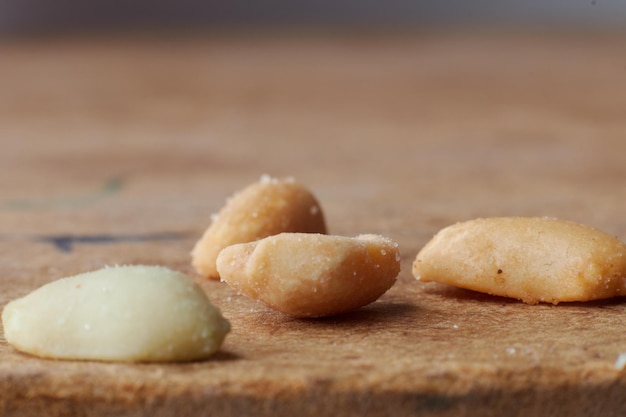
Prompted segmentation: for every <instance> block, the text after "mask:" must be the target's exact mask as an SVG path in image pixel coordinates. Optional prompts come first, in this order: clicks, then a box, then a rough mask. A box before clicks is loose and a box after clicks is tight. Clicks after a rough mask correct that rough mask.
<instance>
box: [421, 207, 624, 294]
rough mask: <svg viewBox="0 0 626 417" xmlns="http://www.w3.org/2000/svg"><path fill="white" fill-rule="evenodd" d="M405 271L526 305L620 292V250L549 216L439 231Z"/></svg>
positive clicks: (483, 221)
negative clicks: (508, 298) (513, 299)
mask: <svg viewBox="0 0 626 417" xmlns="http://www.w3.org/2000/svg"><path fill="white" fill-rule="evenodd" d="M413 274H414V275H415V277H416V278H417V279H418V280H421V281H436V282H440V283H443V284H448V285H454V286H457V287H461V288H465V289H470V290H474V291H480V292H485V293H488V294H492V295H499V296H504V297H511V298H516V299H520V300H522V301H524V302H525V303H528V304H536V303H538V302H550V303H553V304H557V303H559V302H567V301H589V300H596V299H603V298H609V297H614V296H619V295H624V294H626V245H624V243H622V242H620V241H619V240H618V239H616V238H614V237H612V236H609V235H607V234H605V233H603V232H600V231H598V230H596V229H593V228H591V227H588V226H584V225H581V224H577V223H574V222H571V221H565V220H558V219H554V218H545V217H542V218H538V217H534V218H533V217H531V218H524V217H501V218H486V219H476V220H472V221H467V222H463V223H457V224H455V225H453V226H450V227H447V228H445V229H443V230H441V231H440V232H439V233H438V234H437V235H436V236H435V237H434V238H433V239H432V240H431V241H430V242H429V243H428V244H427V245H426V246H425V247H424V248H423V249H422V250H421V251H420V252H419V253H418V254H417V257H416V259H415V262H414V263H413Z"/></svg>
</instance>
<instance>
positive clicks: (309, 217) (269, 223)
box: [192, 176, 326, 279]
mask: <svg viewBox="0 0 626 417" xmlns="http://www.w3.org/2000/svg"><path fill="white" fill-rule="evenodd" d="M283 232H302V233H324V234H325V233H326V223H325V222H324V215H323V213H322V208H321V207H320V204H319V203H318V202H317V200H316V199H315V197H314V196H313V194H312V193H311V192H310V191H309V190H307V189H306V188H305V187H304V186H302V185H300V184H298V183H297V182H295V181H294V180H292V179H285V180H278V179H272V178H269V177H267V176H263V177H262V178H261V180H260V181H259V182H256V183H254V184H252V185H250V186H248V187H247V188H245V189H244V190H242V191H240V192H239V193H237V194H235V195H234V196H233V197H232V198H231V199H230V200H229V201H228V202H227V203H226V205H225V206H224V208H222V210H221V211H220V212H219V214H218V215H217V216H215V218H214V221H213V223H212V224H211V225H210V226H209V228H208V229H207V230H206V232H205V233H204V236H202V238H201V239H200V240H199V241H198V242H197V243H196V246H195V247H194V249H193V251H192V264H193V266H194V268H195V269H196V271H198V273H199V274H201V275H203V276H205V277H207V278H211V279H218V278H219V273H218V271H217V269H216V266H215V261H216V259H217V255H218V254H219V253H220V252H221V250H222V249H224V248H225V247H227V246H230V245H234V244H236V243H246V242H252V241H255V240H257V239H261V238H264V237H267V236H272V235H276V234H278V233H283Z"/></svg>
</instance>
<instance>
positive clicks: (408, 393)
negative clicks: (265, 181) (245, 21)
mask: <svg viewBox="0 0 626 417" xmlns="http://www.w3.org/2000/svg"><path fill="white" fill-rule="evenodd" d="M625 50H626V36H622V35H541V36H540V35H535V36H522V35H512V34H509V35H502V34H492V35H489V34H481V35H461V34H452V35H444V34H436V33H432V34H413V35H406V36H374V35H362V36H357V35H354V36H348V35H340V36H302V35H298V36H296V35H294V36H227V35H219V36H218V35H213V36H206V37H195V38H167V37H155V38H134V39H128V38H109V39H104V38H92V39H70V38H67V39H54V40H50V39H30V40H11V41H9V40H4V41H2V42H0V145H1V151H0V172H1V175H0V305H4V304H5V303H6V302H8V301H9V300H11V299H13V298H16V297H19V296H22V295H24V294H26V293H28V292H30V291H31V290H33V289H34V288H36V287H38V286H39V285H42V284H44V283H46V282H49V281H51V280H54V279H57V278H60V277H63V276H66V275H70V274H74V273H78V272H83V271H87V270H92V269H96V268H100V267H102V266H104V265H110V264H130V263H142V264H161V265H165V266H168V267H170V268H173V269H177V270H180V271H183V272H186V273H188V274H190V275H192V276H195V275H194V273H193V270H192V268H191V266H190V257H189V252H190V250H191V248H192V246H193V244H194V243H195V241H196V240H197V239H198V238H199V237H200V235H201V234H202V232H203V230H204V228H205V227H206V226H207V225H208V223H209V221H210V215H211V213H213V212H215V211H216V210H218V209H219V208H220V207H221V206H222V204H223V202H224V200H225V198H226V197H227V196H228V195H230V194H231V193H232V192H233V191H235V190H237V189H240V188H242V187H243V186H245V185H247V184H248V183H250V182H253V181H255V180H256V179H257V178H258V177H259V176H260V175H261V174H263V173H267V174H271V175H274V176H295V177H296V178H297V179H298V180H300V181H301V182H303V183H304V184H307V185H308V186H309V187H310V188H311V189H312V190H313V191H314V192H315V193H316V195H317V196H318V198H319V200H320V201H321V203H322V206H323V208H324V210H325V214H326V217H327V221H328V225H329V228H330V230H331V232H332V233H336V234H344V235H356V234H360V233H381V234H384V235H387V236H390V237H392V238H394V239H395V240H397V241H398V242H399V243H400V245H401V251H402V266H403V270H402V272H401V273H400V276H399V281H398V283H397V284H396V285H395V286H394V287H393V288H392V289H391V290H390V291H389V292H388V293H387V294H386V295H385V296H384V297H383V298H381V299H380V300H379V301H378V302H376V303H374V304H372V305H370V306H368V307H366V308H363V309H362V310H359V311H357V312H354V313H351V314H347V315H344V316H340V317H336V318H331V319H324V320H296V319H291V318H287V317H285V316H282V315H281V314H279V313H276V312H272V311H270V310H268V309H267V308H265V307H263V306H261V305H258V304H255V303H253V302H251V301H249V300H247V299H245V298H243V297H242V296H239V295H238V294H236V293H235V292H234V291H232V290H231V289H230V288H228V287H227V286H225V285H224V284H221V283H218V282H203V284H202V285H203V288H205V289H206V291H207V293H208V295H209V297H210V298H211V299H212V300H213V301H214V302H215V303H216V304H217V305H218V306H219V307H220V308H221V309H222V310H223V312H224V315H225V316H226V317H227V318H228V319H229V320H230V321H231V323H232V327H233V331H232V333H231V334H230V335H229V336H228V337H227V340H226V342H225V344H224V346H223V349H222V351H221V352H220V353H219V354H218V355H216V356H215V357H214V358H213V359H212V360H208V361H205V362H196V363H189V364H168V365H152V364H137V365H128V364H107V363H96V362H63V361H52V360H42V359H38V358H34V357H30V356H27V355H24V354H20V353H18V352H16V351H15V350H14V349H12V348H11V347H10V346H8V345H7V344H6V342H5V341H4V339H2V340H0V414H2V415H7V416H41V415H47V416H61V415H78V416H82V415H97V416H105V415H107V416H108V415H117V416H192V415H193V416H196V415H206V416H246V415H254V416H294V415H299V416H302V417H305V416H321V415H328V416H331V415H332V416H337V415H341V416H389V415H394V416H408V415H424V416H462V415H472V416H476V415H485V416H502V415H507V416H515V415H536V416H599V415H602V416H621V415H624V414H625V413H626V372H624V371H622V372H620V371H618V370H617V369H615V366H614V364H615V361H616V359H617V357H618V355H619V354H620V353H621V352H626V337H624V332H625V330H626V322H625V321H624V310H625V304H624V301H622V300H609V301H603V302H595V303H589V304H576V303H574V304H562V305H558V306H553V305H536V306H528V305H525V304H522V303H520V302H516V301H512V300H507V299H503V298H497V297H489V296H485V295H481V294H477V293H472V292H469V291H462V290H455V289H450V288H446V287H443V286H439V285H436V284H421V283H418V282H416V281H414V280H413V278H412V276H411V273H410V265H411V261H412V260H413V259H414V257H415V255H416V253H417V251H418V250H419V249H420V248H421V247H422V246H423V245H424V244H425V243H426V242H427V241H428V239H429V238H430V237H431V236H432V235H433V234H434V233H435V232H436V231H438V230H439V229H440V228H442V227H444V226H447V225H449V224H451V223H454V222H456V221H459V220H466V219H471V218H475V217H480V216H494V215H525V216H531V215H533V216H534V215H549V216H556V217H562V218H567V219H571V220H575V221H579V222H582V223H586V224H589V225H592V226H595V227H597V228H599V229H601V230H603V231H606V232H608V233H610V234H613V235H616V236H618V237H619V238H621V239H626V216H624V206H625V203H626V181H625V179H626V164H625V163H624V154H625V152H626V140H625V138H626V117H625V116H626V83H625V82H624V69H625V68H626V54H624V51H625Z"/></svg>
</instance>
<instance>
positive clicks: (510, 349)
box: [506, 347, 516, 355]
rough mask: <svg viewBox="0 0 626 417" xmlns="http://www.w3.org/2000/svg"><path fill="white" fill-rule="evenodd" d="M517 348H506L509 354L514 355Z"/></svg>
mask: <svg viewBox="0 0 626 417" xmlns="http://www.w3.org/2000/svg"><path fill="white" fill-rule="evenodd" d="M515 352H516V351H515V348H514V347H510V348H507V349H506V353H508V354H509V355H514V354H515Z"/></svg>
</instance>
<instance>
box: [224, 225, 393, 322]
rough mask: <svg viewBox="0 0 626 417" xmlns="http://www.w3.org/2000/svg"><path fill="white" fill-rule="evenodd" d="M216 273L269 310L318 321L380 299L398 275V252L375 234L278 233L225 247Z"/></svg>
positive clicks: (389, 243)
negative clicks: (318, 318) (351, 236)
mask: <svg viewBox="0 0 626 417" xmlns="http://www.w3.org/2000/svg"><path fill="white" fill-rule="evenodd" d="M217 269H218V270H219V272H220V276H221V277H222V279H223V280H224V281H226V282H227V283H228V284H229V285H230V286H232V287H233V288H235V289H237V290H238V291H240V292H241V293H243V294H244V295H246V296H248V297H250V298H252V299H254V300H258V301H260V302H262V303H263V304H265V305H267V306H269V307H271V308H273V309H275V310H278V311H281V312H283V313H285V314H288V315H290V316H294V317H322V316H331V315H335V314H340V313H344V312H347V311H351V310H355V309H357V308H359V307H362V306H364V305H366V304H369V303H371V302H373V301H375V300H376V299H378V298H379V297H380V296H381V295H383V294H384V293H385V292H386V291H387V290H388V289H389V288H391V286H392V285H393V284H394V282H395V281H396V276H397V275H398V273H399V272H400V254H399V251H398V245H397V244H396V243H394V242H393V241H391V240H390V239H387V238H384V237H382V236H377V235H361V236H358V237H356V238H350V237H342V236H330V235H321V234H305V233H282V234H279V235H276V236H271V237H267V238H265V239H262V240H259V241H256V242H251V243H245V244H238V245H233V246H229V247H227V248H225V249H224V250H223V251H222V252H221V253H220V255H219V257H218V259H217Z"/></svg>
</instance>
